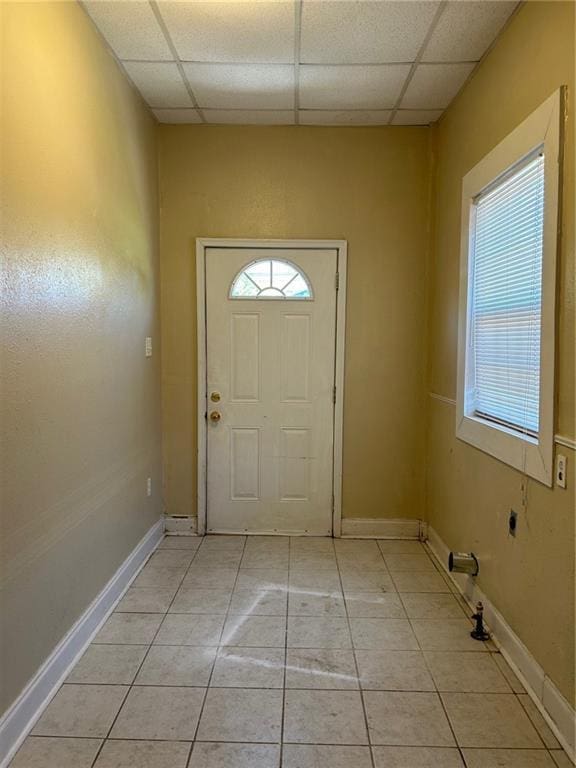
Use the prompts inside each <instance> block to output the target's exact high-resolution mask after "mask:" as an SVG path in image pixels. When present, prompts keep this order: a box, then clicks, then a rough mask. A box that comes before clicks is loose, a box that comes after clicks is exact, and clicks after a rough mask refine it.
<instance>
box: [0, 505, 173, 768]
mask: <svg viewBox="0 0 576 768" xmlns="http://www.w3.org/2000/svg"><path fill="white" fill-rule="evenodd" d="M163 531H164V520H163V519H161V520H159V521H158V522H157V523H155V524H154V525H153V526H152V528H150V530H149V531H148V532H147V533H146V535H145V536H144V538H143V539H141V541H140V543H139V544H138V545H137V546H136V547H135V549H133V550H132V552H131V553H130V555H129V556H128V557H127V558H126V560H125V561H124V562H123V563H122V565H121V566H120V568H119V569H118V570H117V571H116V573H115V574H114V576H113V577H112V578H111V579H110V581H109V582H108V584H106V586H105V587H104V589H103V590H102V591H101V592H100V594H99V595H98V596H97V597H96V598H95V600H93V601H92V603H91V604H90V605H89V606H88V608H87V609H86V611H85V612H84V613H83V614H82V616H81V617H80V618H79V619H78V621H77V622H76V623H75V624H74V626H73V627H72V628H71V629H70V630H69V631H68V632H67V633H66V635H65V636H64V637H63V638H62V640H61V641H60V642H59V643H58V645H57V646H56V648H55V649H54V651H53V652H52V653H51V654H50V656H49V657H48V658H47V659H46V661H45V662H44V664H42V666H41V667H40V669H39V670H38V671H37V672H36V674H35V675H34V677H33V678H32V679H31V680H30V682H29V683H28V685H27V686H26V688H24V690H23V691H22V693H21V694H20V696H19V697H18V698H17V699H16V701H15V702H14V704H12V706H11V707H10V709H9V710H8V711H7V712H6V713H5V714H4V715H3V717H2V718H1V719H0V768H6V766H7V765H8V763H9V762H10V760H11V759H12V758H13V756H14V754H15V753H16V751H17V750H18V749H19V747H20V745H21V744H22V742H23V741H24V739H25V738H26V736H27V735H28V733H29V732H30V730H31V729H32V727H33V726H34V724H35V722H36V720H38V718H39V717H40V715H41V713H42V712H43V710H44V709H45V707H46V706H47V705H48V703H49V702H50V700H51V699H52V697H53V696H54V695H55V694H56V691H57V690H58V688H59V687H60V685H61V684H62V682H63V681H64V679H65V678H66V676H67V675H68V673H69V671H70V669H71V668H72V667H73V666H74V664H75V663H76V661H77V660H78V658H79V657H80V656H81V655H82V654H83V653H84V651H85V649H86V647H87V646H88V645H89V643H90V642H91V641H92V638H93V637H94V635H95V634H96V633H97V632H98V630H99V629H100V627H101V626H102V624H103V623H104V622H105V621H106V619H107V618H108V616H109V615H110V613H111V612H112V611H113V610H114V608H115V606H116V604H117V602H118V601H119V600H120V598H121V597H122V595H123V594H124V593H125V592H126V590H127V589H128V587H129V586H130V584H131V582H132V581H133V580H134V578H135V577H136V575H137V574H138V571H139V570H140V569H141V567H142V566H143V565H144V563H145V562H146V560H147V558H148V556H149V555H150V554H151V553H152V552H153V551H154V549H156V547H157V546H158V544H159V543H160V541H161V539H162V535H163Z"/></svg>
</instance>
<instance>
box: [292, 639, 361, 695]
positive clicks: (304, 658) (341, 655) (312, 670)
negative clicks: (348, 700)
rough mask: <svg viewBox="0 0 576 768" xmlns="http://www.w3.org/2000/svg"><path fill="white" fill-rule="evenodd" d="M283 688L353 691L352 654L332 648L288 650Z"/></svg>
mask: <svg viewBox="0 0 576 768" xmlns="http://www.w3.org/2000/svg"><path fill="white" fill-rule="evenodd" d="M286 688H321V689H327V690H328V689H336V690H347V689H357V688H358V678H357V675H356V664H355V661H354V653H353V652H352V651H342V650H334V649H333V648H289V649H288V652H287V657H286Z"/></svg>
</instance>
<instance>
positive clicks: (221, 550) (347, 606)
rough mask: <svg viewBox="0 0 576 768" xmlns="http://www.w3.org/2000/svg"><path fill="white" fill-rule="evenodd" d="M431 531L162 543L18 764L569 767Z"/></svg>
mask: <svg viewBox="0 0 576 768" xmlns="http://www.w3.org/2000/svg"><path fill="white" fill-rule="evenodd" d="M468 613H469V610H468V609H467V608H466V606H465V604H464V603H463V601H462V600H461V599H460V598H459V597H458V596H457V595H456V594H455V593H454V592H453V590H452V588H451V586H450V584H449V582H448V581H447V580H446V579H445V578H444V575H443V574H442V573H441V572H440V570H439V569H438V568H437V567H436V565H435V563H434V562H433V561H432V559H431V558H430V557H429V556H428V554H427V552H426V550H425V548H424V547H423V545H422V544H420V543H419V542H412V541H375V540H332V539H314V538H291V539H289V538H280V537H266V536H258V537H248V538H246V537H244V536H211V537H206V538H204V539H201V538H184V537H166V538H165V539H164V540H163V541H162V543H161V544H160V547H159V548H158V549H157V551H156V552H155V553H154V554H153V555H152V556H151V557H150V559H149V560H148V562H147V563H146V565H145V567H144V568H143V569H142V571H141V572H140V574H139V575H138V577H137V578H136V580H135V581H134V585H133V586H132V587H131V588H130V589H129V590H128V592H127V593H126V595H125V597H124V598H123V599H122V600H121V601H120V603H119V604H118V607H117V610H116V612H115V613H114V614H112V616H111V617H110V618H109V619H108V621H107V622H106V624H105V625H104V627H103V628H102V629H101V630H100V632H99V633H98V635H97V636H96V637H95V639H94V642H93V643H92V645H91V646H90V647H89V648H88V650H87V651H86V653H85V654H84V656H83V657H82V658H81V659H80V661H79V662H78V663H77V665H76V667H75V668H74V669H73V670H72V672H71V673H70V675H69V677H68V679H67V681H66V682H65V684H64V685H63V686H62V687H61V688H60V690H59V691H58V693H57V694H56V696H55V697H54V699H53V700H52V701H51V703H50V704H49V706H48V707H47V709H46V710H45V712H44V714H43V715H42V716H41V718H40V719H39V721H38V722H37V724H36V726H35V727H34V729H33V731H32V735H31V736H29V737H28V739H27V740H26V741H25V743H24V745H23V746H22V748H21V749H20V751H19V752H18V754H17V755H16V757H15V758H14V760H13V762H12V764H11V768H280V766H282V767H283V768H463V766H468V768H496V766H498V767H499V768H555V767H556V768H564V767H565V766H568V765H570V763H569V761H568V758H567V757H566V755H565V754H564V753H563V752H562V751H561V749H560V745H559V744H558V742H557V741H556V739H555V738H554V736H553V734H552V733H551V731H550V729H549V728H548V727H547V726H546V724H545V722H544V721H543V719H542V717H541V716H540V715H539V713H538V711H537V710H536V708H535V707H534V705H533V704H532V702H531V700H530V698H529V697H528V696H527V695H526V693H525V692H524V690H523V688H522V686H521V685H520V683H519V682H518V680H517V679H516V678H515V676H514V674H513V672H512V671H511V670H510V668H509V667H508V666H507V665H506V662H505V661H504V659H503V658H502V656H501V655H500V654H498V653H496V652H495V649H494V648H493V647H492V646H491V644H490V643H488V644H486V643H479V642H476V641H475V640H472V639H471V638H470V629H471V626H472V625H471V621H470V619H469V617H468Z"/></svg>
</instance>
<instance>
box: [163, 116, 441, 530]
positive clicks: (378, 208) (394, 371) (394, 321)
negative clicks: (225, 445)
mask: <svg viewBox="0 0 576 768" xmlns="http://www.w3.org/2000/svg"><path fill="white" fill-rule="evenodd" d="M429 134H430V130H429V129H428V128H307V127H286V128H279V127H267V128H261V127H217V126H161V127H160V190H161V248H162V345H163V352H162V391H163V395H162V396H163V424H164V432H163V441H164V472H165V486H166V487H165V494H166V506H167V510H168V511H169V512H170V513H172V514H183V515H186V514H195V513H196V438H195V435H196V421H195V419H196V303H195V290H196V287H195V242H194V240H195V238H196V237H247V238H267V237H268V238H342V239H346V240H348V244H349V253H348V270H349V275H348V309H347V312H348V314H347V332H346V343H347V348H346V374H345V375H346V379H345V404H344V488H343V492H344V498H343V509H344V516H346V517H391V518H394V517H421V516H422V510H423V474H424V471H423V464H422V458H423V446H424V407H425V404H424V334H423V332H422V331H423V327H424V324H425V310H424V296H425V262H426V247H427V235H428V233H427V213H428V192H429V189H428V180H429V167H428V159H429V153H428V142H429Z"/></svg>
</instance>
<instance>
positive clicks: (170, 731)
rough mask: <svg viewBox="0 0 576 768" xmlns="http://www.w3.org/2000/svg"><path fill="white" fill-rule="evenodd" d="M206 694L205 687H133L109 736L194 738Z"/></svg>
mask: <svg viewBox="0 0 576 768" xmlns="http://www.w3.org/2000/svg"><path fill="white" fill-rule="evenodd" d="M204 694H205V691H204V689H203V688H170V687H160V686H152V687H143V686H136V687H134V688H131V689H130V693H129V694H128V697H127V699H126V702H125V703H124V706H123V707H122V710H121V711H120V714H119V715H118V718H117V719H116V722H115V724H114V727H113V728H112V732H111V734H110V737H111V738H112V739H141V740H148V739H152V740H161V741H192V740H193V739H194V735H195V733H196V726H197V725H198V718H199V717H200V710H201V707H202V702H203V700H204Z"/></svg>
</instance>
